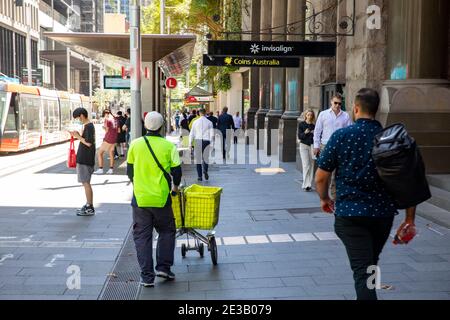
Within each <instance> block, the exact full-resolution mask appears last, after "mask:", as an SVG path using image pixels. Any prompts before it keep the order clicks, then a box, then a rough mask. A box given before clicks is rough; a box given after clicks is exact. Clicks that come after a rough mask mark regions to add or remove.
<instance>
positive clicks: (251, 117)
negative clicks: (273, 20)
mask: <svg viewBox="0 0 450 320" xmlns="http://www.w3.org/2000/svg"><path fill="white" fill-rule="evenodd" d="M260 26H261V0H253V1H252V16H251V29H252V32H255V33H258V31H259V28H260ZM259 40H260V35H259V34H253V35H252V41H259ZM259 73H260V70H259V68H252V69H251V71H250V109H249V110H248V112H247V130H249V129H250V130H251V129H255V128H256V126H255V125H256V123H255V119H256V113H257V112H258V110H259V106H260V101H259V81H260V78H259ZM255 138H256V137H248V140H247V143H250V144H253V143H254V142H255Z"/></svg>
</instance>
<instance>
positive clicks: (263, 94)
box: [255, 0, 272, 150]
mask: <svg viewBox="0 0 450 320" xmlns="http://www.w3.org/2000/svg"><path fill="white" fill-rule="evenodd" d="M271 26H272V0H261V28H260V29H261V31H260V32H261V33H263V34H261V38H260V39H261V41H270V40H272V36H271V35H270V33H271V30H270V27H271ZM259 76H260V78H259V110H258V111H257V113H256V120H255V128H256V129H257V131H258V134H257V148H258V150H260V149H263V147H264V141H261V139H260V138H261V135H260V134H259V131H260V130H264V127H265V120H266V114H267V112H269V109H270V84H271V82H270V69H269V68H261V69H260V74H259Z"/></svg>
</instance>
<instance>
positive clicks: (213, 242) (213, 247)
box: [209, 237, 218, 266]
mask: <svg viewBox="0 0 450 320" xmlns="http://www.w3.org/2000/svg"><path fill="white" fill-rule="evenodd" d="M209 251H210V252H211V261H212V263H213V265H215V266H217V256H218V254H217V243H216V238H215V237H211V238H210V239H209Z"/></svg>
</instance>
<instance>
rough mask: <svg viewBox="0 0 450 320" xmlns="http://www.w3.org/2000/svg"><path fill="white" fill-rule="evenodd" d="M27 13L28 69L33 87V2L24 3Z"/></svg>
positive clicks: (29, 80) (29, 79)
mask: <svg viewBox="0 0 450 320" xmlns="http://www.w3.org/2000/svg"><path fill="white" fill-rule="evenodd" d="M24 5H25V12H26V15H27V69H28V85H29V86H31V85H33V70H32V62H31V2H30V3H29V4H28V8H27V3H26V2H24Z"/></svg>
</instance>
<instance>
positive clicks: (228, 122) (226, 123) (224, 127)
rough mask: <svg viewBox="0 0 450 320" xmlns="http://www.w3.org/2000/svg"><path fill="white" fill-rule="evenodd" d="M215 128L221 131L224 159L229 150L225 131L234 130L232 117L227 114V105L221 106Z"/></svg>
mask: <svg viewBox="0 0 450 320" xmlns="http://www.w3.org/2000/svg"><path fill="white" fill-rule="evenodd" d="M217 129H219V130H220V132H221V133H222V154H223V159H224V160H225V159H226V157H227V154H228V151H229V150H230V143H229V142H228V140H229V139H227V131H228V130H233V131H234V129H235V126H234V120H233V117H232V116H231V115H229V114H228V108H227V107H224V108H223V111H222V114H221V115H220V117H219V120H218V122H217ZM233 131H229V132H233Z"/></svg>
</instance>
